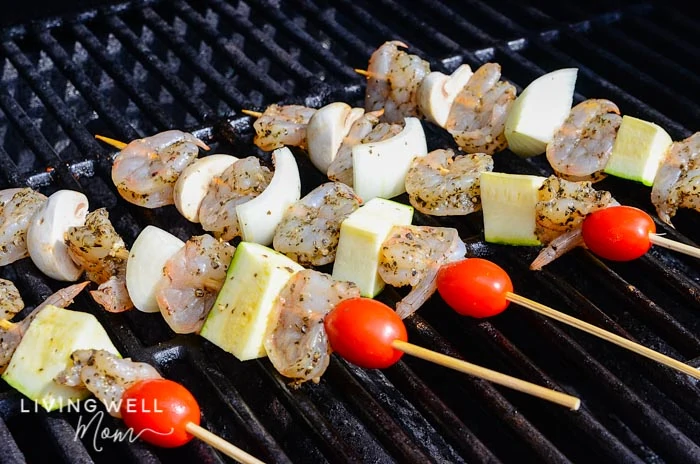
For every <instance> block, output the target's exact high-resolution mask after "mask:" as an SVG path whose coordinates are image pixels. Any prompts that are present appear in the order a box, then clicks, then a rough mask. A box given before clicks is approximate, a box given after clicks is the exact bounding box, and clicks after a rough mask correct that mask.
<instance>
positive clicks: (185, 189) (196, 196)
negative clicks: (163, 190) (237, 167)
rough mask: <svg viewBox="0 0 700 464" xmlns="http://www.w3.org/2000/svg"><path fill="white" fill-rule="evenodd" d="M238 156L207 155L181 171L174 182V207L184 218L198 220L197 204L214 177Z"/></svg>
mask: <svg viewBox="0 0 700 464" xmlns="http://www.w3.org/2000/svg"><path fill="white" fill-rule="evenodd" d="M236 161H238V158H236V157H235V156H231V155H209V156H205V157H203V158H199V159H197V160H196V161H195V162H194V163H192V164H190V165H189V166H187V167H186V168H185V170H184V171H182V174H180V177H178V179H177V181H176V182H175V190H174V192H173V195H174V197H175V208H177V210H178V211H179V212H180V214H182V215H183V216H184V217H185V219H187V220H188V221H191V222H197V223H198V222H199V205H200V204H201V203H202V200H203V199H204V196H205V195H206V194H207V191H208V190H209V184H210V183H211V181H212V179H214V177H216V176H219V175H221V173H222V172H224V171H225V170H226V168H228V167H229V166H231V165H232V164H233V163H234V162H236Z"/></svg>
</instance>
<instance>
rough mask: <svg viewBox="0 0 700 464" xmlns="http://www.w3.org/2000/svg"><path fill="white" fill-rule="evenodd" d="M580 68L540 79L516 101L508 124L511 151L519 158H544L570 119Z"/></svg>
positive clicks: (507, 134)
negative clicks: (567, 119) (557, 131)
mask: <svg viewBox="0 0 700 464" xmlns="http://www.w3.org/2000/svg"><path fill="white" fill-rule="evenodd" d="M577 74H578V69H577V68H564V69H559V70H556V71H552V72H550V73H547V74H545V75H543V76H540V77H538V78H537V79H535V80H534V81H532V82H531V83H530V85H528V86H527V87H526V88H525V90H523V92H522V93H521V94H520V95H519V96H518V98H516V99H515V102H514V103H513V106H512V107H511V110H510V114H509V115H508V119H507V120H506V128H505V136H506V140H508V148H509V149H510V151H512V152H513V153H515V154H516V155H518V156H522V157H530V156H536V155H541V154H542V153H544V152H545V150H546V149H547V144H548V143H549V142H551V141H552V136H553V135H554V131H555V130H556V129H557V128H558V127H559V126H561V125H562V124H563V123H564V120H565V119H566V117H567V116H568V115H569V111H570V110H571V104H572V102H573V98H574V87H575V86H576V76H577Z"/></svg>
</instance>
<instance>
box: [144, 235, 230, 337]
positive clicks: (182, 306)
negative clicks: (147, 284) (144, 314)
mask: <svg viewBox="0 0 700 464" xmlns="http://www.w3.org/2000/svg"><path fill="white" fill-rule="evenodd" d="M234 251H235V248H234V247H233V246H232V245H229V244H228V243H226V242H219V241H218V240H216V239H215V238H214V237H212V236H211V235H208V234H204V235H199V236H195V237H192V238H190V239H189V240H188V241H187V242H186V243H185V246H184V247H182V249H181V250H180V251H178V252H177V253H175V255H174V256H172V257H171V258H170V259H169V260H168V261H167V262H166V263H165V266H164V267H163V278H162V279H161V280H160V282H159V283H158V286H157V290H156V300H157V301H158V307H159V308H160V312H161V314H162V315H163V318H164V319H165V321H166V322H167V323H168V325H169V326H170V328H171V329H172V330H173V331H174V332H175V333H193V332H199V330H200V329H201V328H202V325H203V324H204V320H205V319H206V317H207V315H208V314H209V310H210V309H211V307H212V306H213V305H214V301H215V300H216V295H217V293H218V292H219V290H221V287H222V286H223V284H224V279H225V278H226V271H227V269H228V266H229V263H230V262H231V258H232V257H233V252H234Z"/></svg>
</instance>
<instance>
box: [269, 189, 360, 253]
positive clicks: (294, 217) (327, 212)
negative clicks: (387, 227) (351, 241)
mask: <svg viewBox="0 0 700 464" xmlns="http://www.w3.org/2000/svg"><path fill="white" fill-rule="evenodd" d="M360 202H361V200H360V198H359V197H358V196H357V195H355V192H354V191H353V190H352V188H350V187H348V186H347V185H345V184H343V183H340V182H327V183H325V184H322V185H319V186H318V187H316V188H315V189H313V190H312V191H311V192H309V193H308V194H307V195H306V196H305V197H304V198H302V199H301V200H299V201H297V202H296V203H294V204H292V205H290V206H289V208H288V209H287V211H285V213H284V217H283V218H282V221H281V222H280V223H279V225H278V226H277V229H276V230H275V236H274V238H273V240H272V246H273V248H274V249H275V250H277V251H279V252H280V253H284V254H285V255H287V256H289V257H290V258H292V259H293V260H295V261H296V262H298V263H299V264H302V265H304V266H307V265H312V266H322V265H324V264H328V263H332V262H333V261H334V260H335V251H336V248H337V247H338V238H339V236H340V223H341V222H343V220H344V219H345V218H346V217H348V216H349V215H350V213H352V212H353V211H355V210H356V209H357V208H359V207H360Z"/></svg>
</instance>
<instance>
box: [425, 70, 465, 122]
mask: <svg viewBox="0 0 700 464" xmlns="http://www.w3.org/2000/svg"><path fill="white" fill-rule="evenodd" d="M472 74H474V73H473V72H472V68H470V67H469V65H468V64H463V65H462V66H460V67H459V68H457V69H456V70H455V71H454V72H453V73H452V74H450V75H449V76H447V75H445V74H443V73H441V72H437V71H434V72H431V73H430V74H428V75H427V76H426V77H425V79H423V81H422V82H421V84H420V87H419V88H418V108H419V109H420V111H421V113H422V114H423V116H425V118H426V119H427V120H428V121H431V122H434V123H435V124H437V125H438V126H440V127H445V124H446V123H447V117H448V115H449V114H450V107H452V103H453V102H454V101H455V97H457V94H459V91H460V90H462V88H463V87H464V86H465V85H467V82H469V78H471V77H472Z"/></svg>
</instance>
